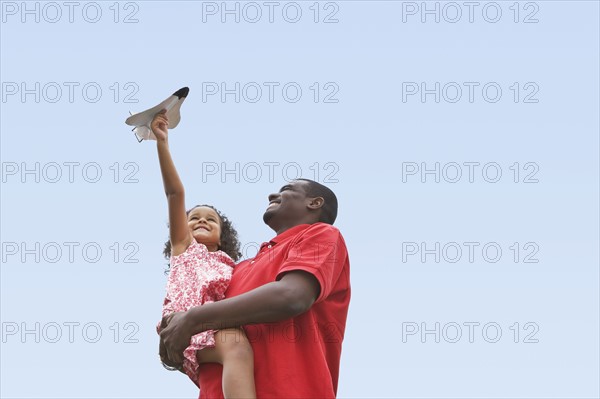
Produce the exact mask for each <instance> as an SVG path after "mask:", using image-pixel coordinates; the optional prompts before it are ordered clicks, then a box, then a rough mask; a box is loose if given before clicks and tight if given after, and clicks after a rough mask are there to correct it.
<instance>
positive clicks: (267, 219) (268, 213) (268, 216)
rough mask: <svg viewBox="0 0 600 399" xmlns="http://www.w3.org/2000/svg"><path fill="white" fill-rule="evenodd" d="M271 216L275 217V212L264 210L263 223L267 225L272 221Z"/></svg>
mask: <svg viewBox="0 0 600 399" xmlns="http://www.w3.org/2000/svg"><path fill="white" fill-rule="evenodd" d="M273 216H275V212H273V211H271V210H266V211H265V213H263V222H265V224H266V225H268V224H269V222H270V221H271V220H273Z"/></svg>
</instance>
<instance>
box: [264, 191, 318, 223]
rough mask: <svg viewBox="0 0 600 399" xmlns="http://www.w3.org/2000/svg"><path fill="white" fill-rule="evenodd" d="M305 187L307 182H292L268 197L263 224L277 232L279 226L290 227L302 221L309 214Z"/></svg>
mask: <svg viewBox="0 0 600 399" xmlns="http://www.w3.org/2000/svg"><path fill="white" fill-rule="evenodd" d="M307 185H308V182H305V181H303V180H293V181H291V182H290V183H288V184H286V185H285V186H283V187H281V189H280V190H279V192H278V193H275V194H271V195H269V206H268V207H267V209H266V211H265V213H264V215H263V220H264V222H265V223H266V224H267V225H269V227H271V228H272V229H274V230H276V231H277V230H278V229H279V228H280V226H287V227H291V226H293V225H295V224H297V223H296V222H297V221H300V220H303V219H304V217H305V216H306V215H307V214H308V212H309V209H308V208H307V205H308V203H309V202H310V198H308V197H307V196H306V186H307Z"/></svg>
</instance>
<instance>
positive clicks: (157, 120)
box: [150, 109, 169, 141]
mask: <svg viewBox="0 0 600 399" xmlns="http://www.w3.org/2000/svg"><path fill="white" fill-rule="evenodd" d="M168 127H169V118H167V110H166V109H163V110H162V111H160V112H159V113H158V114H156V115H154V119H152V123H151V124H150V128H151V129H152V132H153V133H154V135H155V136H156V139H157V140H159V141H166V140H167V136H168V134H169V132H168Z"/></svg>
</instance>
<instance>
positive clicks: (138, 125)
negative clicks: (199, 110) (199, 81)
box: [125, 87, 190, 142]
mask: <svg viewBox="0 0 600 399" xmlns="http://www.w3.org/2000/svg"><path fill="white" fill-rule="evenodd" d="M189 92H190V89H189V88H187V87H184V88H181V89H179V90H177V91H176V92H175V93H173V95H172V96H170V97H169V98H167V99H166V100H165V101H163V102H162V103H160V104H158V105H157V106H156V107H152V108H150V109H147V110H145V111H143V112H140V113H137V114H135V115H131V116H130V117H129V118H127V120H125V123H126V124H128V125H129V126H135V127H134V128H133V131H134V132H135V135H136V136H137V139H138V142H142V140H156V136H155V135H154V133H153V132H152V129H151V128H150V124H151V123H152V119H154V115H156V114H157V113H159V112H160V111H162V110H163V109H166V110H167V118H169V129H174V128H175V127H176V126H177V124H179V121H180V120H181V114H180V113H179V109H180V108H181V104H183V101H184V100H185V98H186V97H187V95H188V93H189ZM130 113H131V112H130Z"/></svg>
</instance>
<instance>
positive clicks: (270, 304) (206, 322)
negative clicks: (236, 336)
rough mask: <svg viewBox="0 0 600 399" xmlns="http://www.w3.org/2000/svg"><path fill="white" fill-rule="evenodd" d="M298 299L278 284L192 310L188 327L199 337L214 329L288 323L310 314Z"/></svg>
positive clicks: (287, 288) (270, 284) (292, 292)
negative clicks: (301, 315) (287, 321)
mask: <svg viewBox="0 0 600 399" xmlns="http://www.w3.org/2000/svg"><path fill="white" fill-rule="evenodd" d="M296 295H297V292H294V290H293V289H290V288H289V287H288V286H286V284H284V283H282V282H281V281H275V282H272V283H269V284H265V285H263V286H261V287H258V288H256V289H254V290H252V291H249V292H246V293H244V294H241V295H238V296H235V297H233V298H227V299H224V300H222V301H219V302H213V303H207V304H204V305H202V306H196V307H194V308H191V309H190V310H188V312H187V315H186V324H187V325H188V329H189V331H190V332H191V333H192V335H195V334H198V333H200V332H202V331H205V330H211V329H224V328H234V327H240V326H243V325H246V324H257V323H270V322H276V321H281V320H287V319H289V318H292V317H294V316H297V315H299V314H300V313H303V312H305V311H306V310H307V308H306V304H303V303H302V301H298V300H297V298H296ZM309 306H310V305H309Z"/></svg>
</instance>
